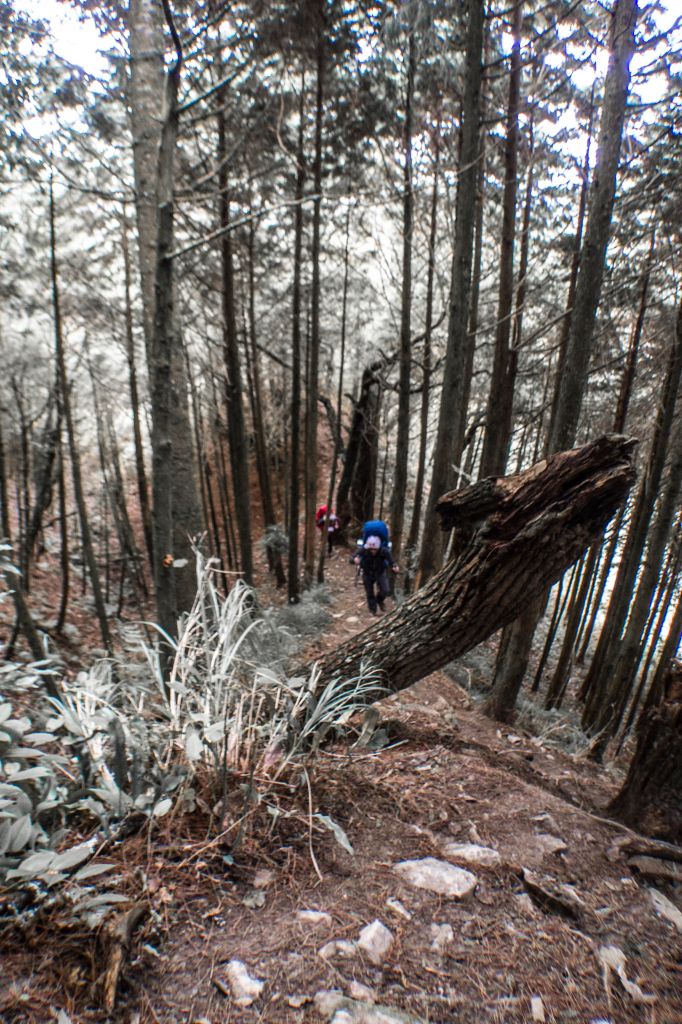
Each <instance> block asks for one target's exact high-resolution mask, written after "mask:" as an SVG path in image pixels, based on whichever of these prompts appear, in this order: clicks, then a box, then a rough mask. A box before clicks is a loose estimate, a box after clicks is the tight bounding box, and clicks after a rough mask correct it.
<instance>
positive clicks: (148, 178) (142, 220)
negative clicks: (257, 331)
mask: <svg viewBox="0 0 682 1024" xmlns="http://www.w3.org/2000/svg"><path fill="white" fill-rule="evenodd" d="M128 34H129V39H130V80H129V89H128V107H129V111H130V120H131V127H132V135H133V173H134V178H135V212H136V218H137V233H138V247H139V258H140V279H141V283H142V309H143V317H144V336H145V343H146V349H147V362H148V365H149V367H150V371H151V363H152V348H153V338H154V304H155V301H156V298H155V280H156V236H157V231H158V198H157V187H158V182H157V172H158V157H159V147H160V145H161V117H160V116H159V115H160V112H161V110H162V107H163V102H164V53H165V40H164V32H163V9H162V6H161V2H160V0H130V2H129V7H128ZM150 378H151V372H150Z"/></svg>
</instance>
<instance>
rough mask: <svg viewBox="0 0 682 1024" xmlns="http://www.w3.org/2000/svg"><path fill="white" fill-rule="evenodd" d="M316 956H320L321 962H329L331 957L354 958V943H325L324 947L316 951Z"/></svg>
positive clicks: (344, 941)
mask: <svg viewBox="0 0 682 1024" xmlns="http://www.w3.org/2000/svg"><path fill="white" fill-rule="evenodd" d="M317 955H318V956H321V957H322V959H323V960H329V959H331V957H333V956H354V955H355V943H354V942H348V941H347V940H346V939H336V940H332V942H325V944H324V946H322V947H321V948H320V949H318V951H317Z"/></svg>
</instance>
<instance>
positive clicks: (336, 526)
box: [315, 505, 341, 555]
mask: <svg viewBox="0 0 682 1024" xmlns="http://www.w3.org/2000/svg"><path fill="white" fill-rule="evenodd" d="M315 526H316V527H317V529H318V530H319V531H320V533H321V532H322V530H324V528H325V526H326V528H327V554H328V555H331V553H332V547H333V545H334V538H335V537H336V535H337V533H338V532H339V530H340V529H341V523H340V522H339V517H338V516H337V514H336V512H334V510H332V511H331V512H329V514H327V506H326V505H320V507H319V508H318V510H317V512H316V513H315Z"/></svg>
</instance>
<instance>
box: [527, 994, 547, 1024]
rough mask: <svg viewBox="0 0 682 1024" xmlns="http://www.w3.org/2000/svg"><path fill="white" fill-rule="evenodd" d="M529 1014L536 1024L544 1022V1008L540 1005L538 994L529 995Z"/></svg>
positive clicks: (543, 1023)
mask: <svg viewBox="0 0 682 1024" xmlns="http://www.w3.org/2000/svg"><path fill="white" fill-rule="evenodd" d="M530 1014H531V1017H532V1018H533V1020H534V1021H537V1024H545V1008H544V1006H543V1005H542V998H541V997H540V996H531V997H530Z"/></svg>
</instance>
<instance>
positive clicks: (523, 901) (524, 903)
mask: <svg viewBox="0 0 682 1024" xmlns="http://www.w3.org/2000/svg"><path fill="white" fill-rule="evenodd" d="M514 902H515V903H516V905H517V907H518V908H519V910H521V911H523V913H524V914H530V915H531V917H535V914H536V910H535V904H534V903H533V901H532V899H531V898H530V896H529V895H528V893H527V892H522V893H520V894H519V895H518V896H514Z"/></svg>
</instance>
